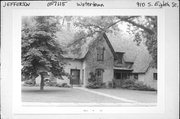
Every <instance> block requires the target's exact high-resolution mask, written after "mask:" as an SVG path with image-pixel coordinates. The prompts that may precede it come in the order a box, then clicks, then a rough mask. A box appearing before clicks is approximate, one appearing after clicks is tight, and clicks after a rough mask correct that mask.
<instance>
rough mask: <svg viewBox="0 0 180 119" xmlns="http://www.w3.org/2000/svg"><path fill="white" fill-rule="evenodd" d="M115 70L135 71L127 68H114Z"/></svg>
mask: <svg viewBox="0 0 180 119" xmlns="http://www.w3.org/2000/svg"><path fill="white" fill-rule="evenodd" d="M113 69H116V70H125V71H133V69H129V68H126V67H113Z"/></svg>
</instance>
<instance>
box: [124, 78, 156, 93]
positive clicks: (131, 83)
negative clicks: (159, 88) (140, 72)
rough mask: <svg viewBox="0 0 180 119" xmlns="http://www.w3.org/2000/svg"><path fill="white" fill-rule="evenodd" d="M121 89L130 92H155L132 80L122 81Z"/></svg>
mask: <svg viewBox="0 0 180 119" xmlns="http://www.w3.org/2000/svg"><path fill="white" fill-rule="evenodd" d="M121 88H126V89H132V90H144V91H155V89H153V88H151V87H150V86H147V85H145V84H144V83H143V82H141V81H136V80H133V79H127V80H124V81H123V82H122V85H121Z"/></svg>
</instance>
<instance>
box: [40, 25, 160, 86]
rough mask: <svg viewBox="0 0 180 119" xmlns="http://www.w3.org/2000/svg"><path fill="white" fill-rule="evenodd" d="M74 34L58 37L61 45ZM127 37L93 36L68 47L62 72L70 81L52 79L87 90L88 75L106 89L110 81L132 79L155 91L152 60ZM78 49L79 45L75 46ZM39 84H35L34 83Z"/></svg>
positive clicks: (118, 81) (112, 35)
mask: <svg viewBox="0 0 180 119" xmlns="http://www.w3.org/2000/svg"><path fill="white" fill-rule="evenodd" d="M72 34H73V33H72V32H71V31H70V28H68V30H67V31H62V32H61V33H58V36H59V37H60V40H59V42H60V44H63V45H64V46H66V45H67V42H71V41H72V40H73V35H72ZM127 39H129V37H126V36H122V34H118V33H117V34H114V33H107V34H105V33H96V34H94V35H93V36H91V37H87V38H86V39H84V40H81V41H79V42H80V43H79V44H81V45H80V47H79V49H78V50H75V49H76V45H74V46H72V47H71V46H69V47H68V48H67V49H66V48H65V47H64V49H65V50H66V52H65V53H64V54H63V57H64V59H65V60H64V61H65V62H66V65H65V67H64V70H65V72H67V73H69V74H70V75H71V80H70V79H69V78H67V77H62V78H63V79H64V80H62V79H60V80H58V79H55V81H56V82H57V83H60V84H62V83H67V84H71V85H78V86H84V87H85V86H87V85H88V79H89V78H90V72H94V73H95V74H96V76H97V79H98V81H100V82H102V83H105V84H106V85H107V84H108V83H109V82H111V81H112V80H114V81H116V83H117V84H118V83H121V80H126V79H135V80H137V81H142V82H143V83H144V84H146V85H148V86H150V87H152V88H155V89H157V69H155V68H152V67H150V62H151V60H152V58H151V56H150V55H149V53H148V51H147V49H146V47H145V46H144V45H142V46H137V45H136V44H135V43H134V42H133V41H132V40H127ZM77 47H78V44H77ZM37 82H38V80H37Z"/></svg>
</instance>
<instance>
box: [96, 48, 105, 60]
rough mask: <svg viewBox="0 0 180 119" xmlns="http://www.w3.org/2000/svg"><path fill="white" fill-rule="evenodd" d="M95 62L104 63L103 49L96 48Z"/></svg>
mask: <svg viewBox="0 0 180 119" xmlns="http://www.w3.org/2000/svg"><path fill="white" fill-rule="evenodd" d="M97 61H104V48H97Z"/></svg>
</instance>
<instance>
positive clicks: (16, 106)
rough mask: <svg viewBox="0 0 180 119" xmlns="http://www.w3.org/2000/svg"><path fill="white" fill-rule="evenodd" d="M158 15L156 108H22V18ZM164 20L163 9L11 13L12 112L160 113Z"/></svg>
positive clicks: (161, 106)
mask: <svg viewBox="0 0 180 119" xmlns="http://www.w3.org/2000/svg"><path fill="white" fill-rule="evenodd" d="M46 15H51V16H52V15H59V16H100V15H105V16H114V15H119V16H121V15H156V16H158V100H157V106H155V107H90V106H84V107H78V106H77V107H74V106H73V107H63V106H62V107H60V106H55V105H54V106H52V105H51V106H38V104H37V106H22V102H21V80H20V79H21V17H22V16H46ZM164 25H165V21H164V11H163V10H157V9H156V10H152V9H151V10H150V9H136V10H134V9H58V10H56V9H40V10H37V9H31V10H24V9H22V10H21V9H18V10H13V36H12V40H13V113H14V114H80V113H163V112H164V108H165V100H164V98H165V96H164V94H165V92H164V90H165V81H164V80H165V77H164V75H165V39H164V35H165V32H164V30H165V28H164Z"/></svg>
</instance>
